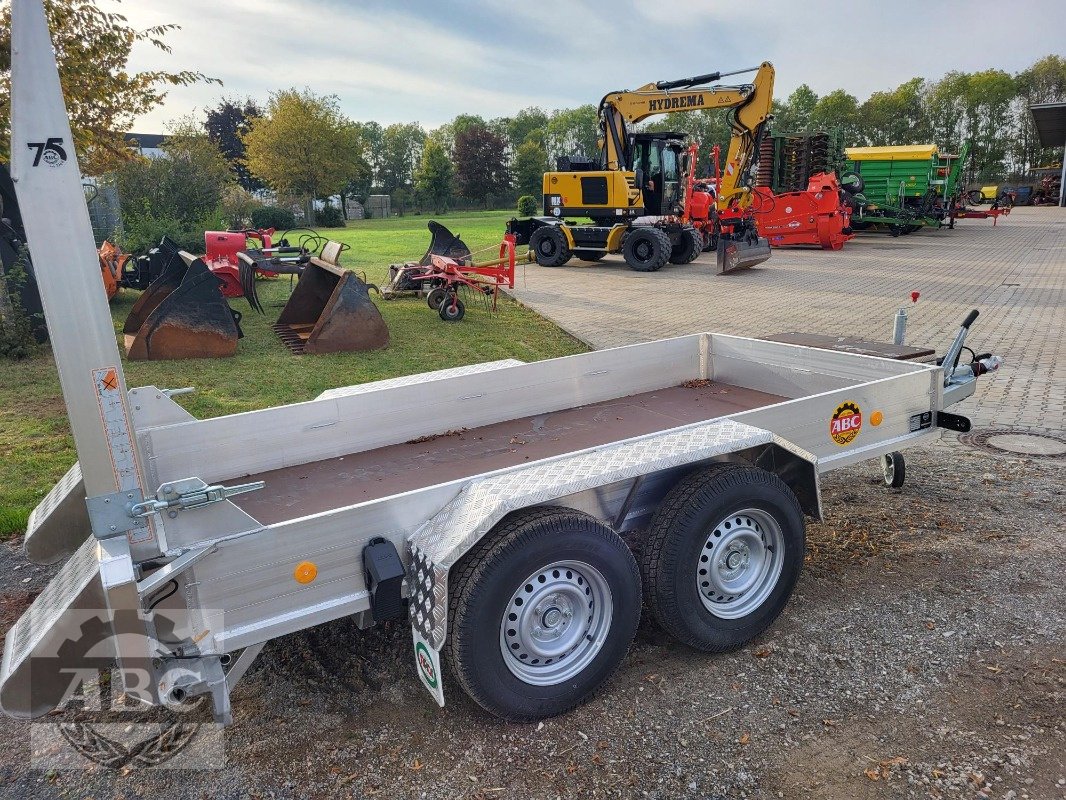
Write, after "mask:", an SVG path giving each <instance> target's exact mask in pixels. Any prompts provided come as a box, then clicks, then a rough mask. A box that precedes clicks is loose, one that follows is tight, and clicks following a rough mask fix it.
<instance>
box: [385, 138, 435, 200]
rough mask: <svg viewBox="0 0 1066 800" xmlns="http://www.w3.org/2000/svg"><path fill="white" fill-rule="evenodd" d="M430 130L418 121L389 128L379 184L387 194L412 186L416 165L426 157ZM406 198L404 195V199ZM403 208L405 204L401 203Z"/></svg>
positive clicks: (408, 188)
mask: <svg viewBox="0 0 1066 800" xmlns="http://www.w3.org/2000/svg"><path fill="white" fill-rule="evenodd" d="M425 140H426V132H425V131H424V130H422V126H421V125H419V124H418V123H417V122H408V123H404V124H401V123H396V124H394V125H390V126H389V127H387V128H385V130H384V132H383V133H382V136H381V165H380V168H379V172H378V185H379V186H380V187H381V189H382V191H384V192H385V194H390V195H391V194H393V193H395V192H396V191H397V190H399V189H403V190H405V194H404V195H403V196H404V197H406V196H407V195H406V191H407V190H410V189H411V187H412V181H413V174H414V169H415V165H416V164H418V163H419V162H420V161H421V159H422V143H423V142H425ZM401 199H402V198H401ZM399 205H400V206H401V207H400V210H401V211H402V210H403V204H402V203H399Z"/></svg>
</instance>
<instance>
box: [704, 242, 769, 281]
mask: <svg viewBox="0 0 1066 800" xmlns="http://www.w3.org/2000/svg"><path fill="white" fill-rule="evenodd" d="M717 255H718V274H719V275H726V274H728V273H730V272H739V271H740V270H742V269H748V268H750V267H754V266H757V265H759V264H761V263H762V262H764V261H766V260H767V259H768V258H770V241H769V240H768V239H766V238H764V237H762V236H756V237H751V236H745V237H744V238H740V239H727V238H726V237H724V236H723V237H721V238H720V239H719V240H718V254H717Z"/></svg>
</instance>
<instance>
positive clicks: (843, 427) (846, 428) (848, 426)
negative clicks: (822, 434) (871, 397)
mask: <svg viewBox="0 0 1066 800" xmlns="http://www.w3.org/2000/svg"><path fill="white" fill-rule="evenodd" d="M861 430H862V411H861V410H860V409H859V406H858V404H857V403H852V402H846V403H841V404H840V405H839V406H837V408H836V411H834V412H833V416H832V417H831V418H830V420H829V438H830V439H832V440H833V441H834V442H836V443H837V444H838V445H840V446H841V447H843V446H844V445H849V444H851V443H852V442H854V441H855V437H857V436H858V435H859V431H861Z"/></svg>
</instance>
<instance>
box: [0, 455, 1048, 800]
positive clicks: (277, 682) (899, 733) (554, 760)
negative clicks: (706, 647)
mask: <svg viewBox="0 0 1066 800" xmlns="http://www.w3.org/2000/svg"><path fill="white" fill-rule="evenodd" d="M907 459H908V461H907V471H908V482H907V484H906V486H904V488H903V489H901V490H890V489H886V488H885V487H884V486H883V485H882V484H881V479H880V473H879V472H878V471H877V470H876V467H873V466H871V465H869V464H866V465H858V466H855V467H852V468H848V469H844V470H841V471H839V472H836V473H832V474H831V475H829V476H827V478H826V479H825V481H824V483H823V495H824V500H825V508H826V519H825V521H824V522H823V523H820V524H812V525H810V526H809V528H808V562H807V569H806V572H805V575H804V577H803V578H802V579H801V581H800V584H799V587H798V589H797V591H796V594H795V596H794V597H793V599H792V602H791V603H790V605H789V606H788V608H787V609H786V611H785V613H784V614H783V616H782V617H781V619H779V620H778V622H777V623H776V624H775V625H774V626H773V627H772V629H771V630H770V631H769V632H768V633H766V634H765V635H764V636H763V637H761V638H760V639H758V640H757V641H755V642H753V643H752V644H751V645H750V646H748V647H746V648H744V649H743V650H740V651H738V652H735V653H731V654H728V655H723V656H708V655H704V654H701V653H696V652H693V651H691V650H688V649H686V648H684V647H681V646H679V645H677V644H675V643H674V642H673V641H671V639H670V638H669V637H668V636H666V635H665V634H664V633H663V632H662V631H660V630H658V629H657V628H656V627H655V625H654V624H653V623H651V622H648V621H646V622H644V623H643V625H642V627H641V630H640V632H639V634H638V637H637V641H636V643H635V644H634V646H633V649H632V651H631V653H630V655H629V657H628V658H627V659H626V661H625V662H624V664H623V666H622V668H621V669H620V670H619V672H618V674H617V675H615V677H614V679H613V680H612V681H611V682H610V683H609V684H608V686H607V687H606V689H605V690H604V691H603V692H602V693H601V694H600V695H599V696H598V697H596V698H595V699H593V701H592V702H590V703H589V704H588V705H586V706H584V707H582V708H580V709H578V710H576V711H574V712H572V713H570V714H567V715H565V716H563V717H559V718H556V719H552V720H548V721H545V722H543V723H540V724H533V725H514V724H506V723H502V722H499V721H497V720H495V719H493V718H491V717H489V716H488V715H487V714H485V713H484V712H483V711H481V710H480V709H479V708H478V707H477V706H476V705H475V704H474V703H473V702H471V701H470V700H468V699H467V698H466V697H465V696H464V695H462V694H461V692H460V691H459V689H458V687H457V686H456V685H455V683H454V682H449V676H448V674H447V670H445V693H446V696H447V699H448V705H447V707H446V708H445V709H443V710H438V709H437V708H436V707H435V705H434V704H433V703H432V701H431V700H430V698H429V696H428V695H427V694H426V693H425V691H424V690H423V689H422V687H421V685H420V683H419V682H418V679H417V677H416V675H415V670H414V666H413V658H412V655H411V639H410V633H409V632H408V628H407V626H406V625H404V624H395V623H394V624H390V625H387V626H383V627H381V628H377V629H372V630H370V631H366V632H360V631H358V630H357V629H356V627H355V626H354V625H353V624H352V623H351V622H349V621H340V622H335V623H332V624H329V625H324V626H321V627H319V628H316V629H313V630H310V631H306V632H304V633H301V634H297V635H293V636H289V637H286V638H283V639H280V640H277V641H274V642H272V643H271V644H270V645H268V647H267V648H266V649H265V650H264V652H263V654H262V655H261V656H260V658H259V661H258V662H257V663H256V665H255V666H254V667H253V669H252V671H251V672H250V673H249V674H248V675H247V676H246V677H245V678H244V680H243V682H242V683H241V685H240V686H239V687H238V689H237V691H236V692H235V694H234V703H235V714H236V722H235V724H234V725H233V726H232V727H230V728H229V729H227V730H226V732H225V734H224V743H225V748H226V759H227V765H226V766H225V768H224V769H222V770H210V771H206V770H205V771H176V770H163V769H155V770H147V771H141V770H133V771H127V772H125V773H122V772H115V771H111V770H107V769H105V768H103V767H99V766H95V765H90V766H85V767H82V768H79V769H74V770H69V771H68V770H64V771H58V772H45V771H40V770H35V769H34V768H33V767H32V765H31V761H30V755H31V754H30V749H29V725H28V724H26V723H21V722H15V721H13V720H8V719H3V721H0V739H2V740H3V741H4V742H6V743H7V744H8V746H7V747H5V748H4V749H3V751H2V752H0V795H2V796H3V797H12V798H15V797H17V798H24V799H28V798H45V797H49V798H50V797H75V798H82V797H112V796H122V797H128V798H137V797H159V798H166V797H177V796H181V797H212V798H238V797H239V798H245V797H274V798H304V797H313V798H318V797H355V798H364V797H380V798H512V797H515V798H554V797H567V798H569V797H581V798H586V797H627V798H628V797H648V798H730V800H732V799H733V798H832V799H833V800H865V799H869V800H883V799H885V798H911V797H914V798H936V799H938V800H939V798H999V799H1001V800H1009V799H1012V798H1013V800H1022V799H1023V798H1028V799H1029V800H1049V799H1054V798H1064V797H1066V700H1064V697H1066V695H1064V691H1066V647H1064V633H1066V607H1064V603H1063V597H1066V556H1064V553H1066V549H1064V547H1063V545H1064V544H1066V541H1064V540H1066V531H1064V528H1063V525H1062V518H1063V512H1064V511H1066V503H1064V499H1063V487H1064V485H1066V481H1064V478H1066V461H1063V460H1055V459H1037V458H1023V457H1006V456H996V455H989V454H987V453H983V452H979V451H976V450H973V449H970V448H968V447H965V446H964V445H962V444H960V443H958V442H957V441H955V440H954V438H950V439H949V438H945V440H944V441H943V442H941V443H939V444H936V445H932V446H929V447H925V448H921V449H917V450H912V451H908V453H907ZM2 549H3V553H2V559H0V576H2V578H0V580H2V581H3V582H2V583H0V588H2V590H3V592H4V593H5V595H4V606H5V608H6V607H7V605H8V604H9V603H11V604H13V605H18V604H20V603H22V602H23V601H24V599H25V597H27V596H28V594H29V593H32V592H33V591H34V590H35V589H37V588H38V587H39V585H40V583H41V582H42V581H43V580H44V579H45V578H46V577H47V575H48V573H49V570H46V569H42V568H39V567H31V566H25V567H21V568H20V569H18V570H17V571H14V570H13V567H14V566H17V565H21V564H24V563H25V562H24V561H23V560H22V558H21V556H20V555H18V554H17V552H15V550H14V548H13V547H9V546H6V545H5V546H4V547H3V548H2ZM27 579H28V580H27ZM5 622H7V615H6V614H5ZM50 721H55V718H52V719H51V720H50Z"/></svg>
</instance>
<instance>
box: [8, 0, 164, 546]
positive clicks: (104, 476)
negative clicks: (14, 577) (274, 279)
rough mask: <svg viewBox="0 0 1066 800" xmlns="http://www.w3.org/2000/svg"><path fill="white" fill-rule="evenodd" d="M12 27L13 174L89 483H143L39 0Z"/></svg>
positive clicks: (21, 10) (103, 490)
mask: <svg viewBox="0 0 1066 800" xmlns="http://www.w3.org/2000/svg"><path fill="white" fill-rule="evenodd" d="M11 35H12V39H11V166H12V171H11V177H12V178H13V180H14V182H15V191H16V193H17V194H18V200H19V207H20V209H21V211H22V219H23V222H24V223H25V227H26V239H27V242H28V244H29V248H30V255H31V257H32V259H33V267H34V273H35V276H36V279H37V285H38V287H39V288H40V292H41V301H42V304H43V305H44V315H45V321H46V322H47V323H48V331H49V335H50V337H51V342H52V353H53V355H54V356H55V362H56V368H57V369H58V371H59V382H60V385H61V386H62V388H63V400H64V402H65V403H66V406H67V415H68V417H69V418H70V427H71V429H72V431H73V433H74V443H75V445H76V447H77V450H78V461H79V462H80V463H81V470H82V474H83V475H84V478H85V491H86V494H87V495H88V496H89V497H94V496H97V495H102V494H111V493H113V492H116V491H124V492H135V491H140V489H141V487H142V485H143V484H142V478H141V474H140V468H139V465H138V464H137V457H136V452H135V451H134V448H133V445H132V441H131V437H130V431H131V429H132V426H131V425H130V416H129V408H128V406H127V403H126V384H125V379H124V377H123V374H122V362H121V360H120V359H119V352H118V345H117V344H116V342H115V330H114V326H113V323H112V321H111V312H110V310H109V308H108V304H107V296H106V294H105V292H104V285H103V281H102V280H101V277H100V265H99V261H98V259H97V255H96V247H95V243H94V240H93V234H92V227H91V226H90V224H89V212H88V209H87V208H86V205H85V196H84V194H83V192H82V188H81V172H80V171H79V169H78V160H77V158H76V156H75V153H74V143H73V141H72V139H71V133H70V122H69V120H68V118H67V112H66V108H65V106H64V103H63V94H62V91H61V89H60V85H59V73H58V71H57V69H56V61H55V56H54V55H53V51H52V41H51V39H50V37H49V35H48V24H47V21H46V19H45V13H44V8H43V6H42V3H41V0H14V3H13V6H12V25H11ZM105 420H106V421H105ZM98 533H99V532H98Z"/></svg>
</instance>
